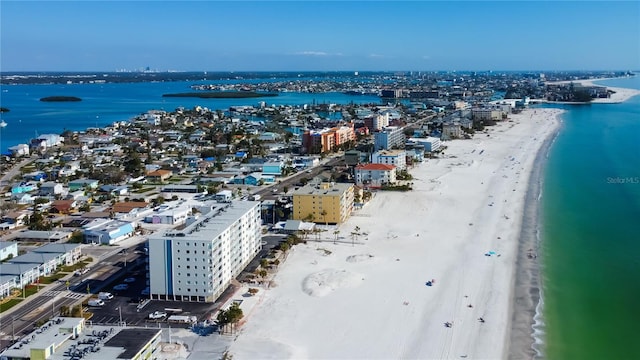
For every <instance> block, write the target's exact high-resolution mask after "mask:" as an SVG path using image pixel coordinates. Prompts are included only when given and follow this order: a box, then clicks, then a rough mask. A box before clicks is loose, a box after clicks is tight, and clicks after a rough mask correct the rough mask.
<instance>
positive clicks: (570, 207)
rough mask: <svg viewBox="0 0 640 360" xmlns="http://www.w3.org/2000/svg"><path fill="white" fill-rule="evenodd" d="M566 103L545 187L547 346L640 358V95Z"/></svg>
mask: <svg viewBox="0 0 640 360" xmlns="http://www.w3.org/2000/svg"><path fill="white" fill-rule="evenodd" d="M601 84H603V85H609V86H620V87H628V88H636V89H640V79H638V78H634V79H624V80H615V81H606V82H602V83H601ZM565 109H567V110H568V112H567V113H566V114H565V115H564V118H563V120H564V124H563V128H562V130H561V131H560V134H559V135H558V137H557V139H556V141H555V143H554V144H553V146H552V148H551V152H550V155H549V158H548V162H547V164H546V169H545V175H544V185H543V197H542V225H543V231H542V253H543V271H542V274H543V297H544V308H543V315H544V319H545V324H546V326H545V330H546V336H545V339H544V342H545V351H544V354H545V357H546V358H549V359H639V358H640V301H639V300H640V231H639V230H640V96H637V97H635V98H632V99H631V100H629V101H627V102H625V103H622V104H592V105H573V106H566V107H565Z"/></svg>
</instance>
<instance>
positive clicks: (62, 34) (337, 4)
mask: <svg viewBox="0 0 640 360" xmlns="http://www.w3.org/2000/svg"><path fill="white" fill-rule="evenodd" d="M0 24H1V25H0V70H2V71H114V70H117V69H129V70H134V69H140V68H144V67H147V66H148V67H150V68H151V69H157V70H162V71H164V70H180V71H191V70H193V71H199V70H209V71H286V70H291V71H303V70H321V71H325V70H326V71H341V70H345V71H367V70H382V71H399V70H425V71H426V70H629V69H632V70H635V69H640V25H639V24H640V2H638V1H626V2H613V1H607V2H590V1H589V2H585V1H571V2H550V1H532V2H524V1H498V2H488V1H471V2H462V1H449V2H437V1H353V2H349V1H281V2H278V1H234V2H228V1H193V2H189V1H181V2H171V1H138V2H133V1H109V2H102V1H82V2H81V1H62V2H57V1H45V2H36V1H7V0H1V1H0Z"/></svg>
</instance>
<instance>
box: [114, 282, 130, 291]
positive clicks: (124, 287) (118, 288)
mask: <svg viewBox="0 0 640 360" xmlns="http://www.w3.org/2000/svg"><path fill="white" fill-rule="evenodd" d="M128 288H129V284H118V285H116V286H114V287H113V290H116V291H123V290H127V289H128Z"/></svg>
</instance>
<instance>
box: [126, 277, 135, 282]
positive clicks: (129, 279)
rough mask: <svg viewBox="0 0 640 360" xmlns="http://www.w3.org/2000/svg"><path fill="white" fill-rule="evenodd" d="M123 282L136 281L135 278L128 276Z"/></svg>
mask: <svg viewBox="0 0 640 360" xmlns="http://www.w3.org/2000/svg"><path fill="white" fill-rule="evenodd" d="M124 282H125V283H134V282H136V278H134V277H128V278H126V279H124Z"/></svg>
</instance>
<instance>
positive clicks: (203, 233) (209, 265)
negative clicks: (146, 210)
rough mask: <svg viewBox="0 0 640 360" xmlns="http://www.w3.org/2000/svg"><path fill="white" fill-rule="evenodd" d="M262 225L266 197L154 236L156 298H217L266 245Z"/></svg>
mask: <svg viewBox="0 0 640 360" xmlns="http://www.w3.org/2000/svg"><path fill="white" fill-rule="evenodd" d="M260 226H261V219H260V202H257V201H234V202H231V203H216V204H214V205H211V211H210V212H208V213H206V214H202V216H201V217H199V218H198V219H195V220H191V221H188V222H187V226H186V227H185V228H184V229H182V230H170V231H167V232H164V233H158V234H157V235H155V236H152V237H150V238H149V280H150V289H149V290H150V296H151V298H152V299H159V300H175V301H197V302H214V301H216V299H217V298H218V297H219V296H220V295H222V293H223V292H224V290H225V289H226V288H227V286H228V285H229V283H230V282H231V280H232V279H234V278H235V277H236V276H238V275H239V274H240V272H241V271H242V270H243V269H244V268H245V267H246V266H247V265H248V264H249V262H250V261H251V260H252V259H253V258H254V257H255V255H256V254H257V253H258V251H259V250H260V248H261V228H260Z"/></svg>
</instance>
